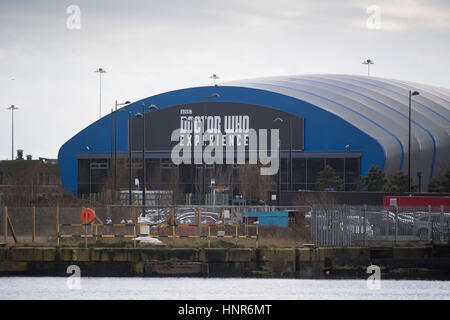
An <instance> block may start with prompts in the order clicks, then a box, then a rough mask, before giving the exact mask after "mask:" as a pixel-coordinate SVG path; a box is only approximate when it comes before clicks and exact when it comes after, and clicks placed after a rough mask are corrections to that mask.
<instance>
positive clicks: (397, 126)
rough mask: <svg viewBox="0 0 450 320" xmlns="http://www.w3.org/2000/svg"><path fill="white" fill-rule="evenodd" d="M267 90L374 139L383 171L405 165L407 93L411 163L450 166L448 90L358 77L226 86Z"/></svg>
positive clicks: (428, 174) (317, 77) (250, 81)
mask: <svg viewBox="0 0 450 320" xmlns="http://www.w3.org/2000/svg"><path fill="white" fill-rule="evenodd" d="M223 85H226V86H237V87H246V88H252V89H259V90H267V91H271V92H276V93H279V94H283V95H287V96H290V97H294V98H297V99H300V100H303V101H306V102H308V103H311V104H313V105H315V106H317V107H319V108H322V109H324V110H326V111H328V112H330V113H333V114H335V115H336V116H338V117H340V118H342V119H343V120H345V121H347V122H349V123H351V124H352V125H354V126H356V127H357V128H359V129H360V130H362V131H363V132H365V133H366V134H368V135H369V136H371V137H373V138H375V139H376V140H377V141H378V142H379V143H380V144H381V145H382V146H383V149H384V151H385V153H386V165H385V171H391V172H396V171H398V170H405V169H407V167H408V158H407V157H408V126H409V90H412V91H418V92H419V93H420V95H416V96H413V98H412V104H411V109H412V111H411V154H413V155H414V159H413V160H414V165H415V166H416V167H418V168H429V170H428V172H423V175H424V177H426V178H430V179H431V177H432V175H433V171H435V170H436V169H439V171H441V170H442V169H443V168H445V167H447V166H448V165H449V163H450V152H449V150H450V90H449V89H445V88H440V87H435V86H429V85H423V84H418V83H412V82H407V81H399V80H391V79H384V78H378V77H367V76H356V75H333V74H324V75H292V76H280V77H267V78H257V79H248V80H242V81H233V82H227V83H224V84H223Z"/></svg>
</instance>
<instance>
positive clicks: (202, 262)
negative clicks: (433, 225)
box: [0, 245, 450, 279]
mask: <svg viewBox="0 0 450 320" xmlns="http://www.w3.org/2000/svg"><path fill="white" fill-rule="evenodd" d="M70 265H77V266H79V267H80V270H81V275H82V276H94V277H95V276H102V277H112V276H130V277H132V276H148V277H186V276H190V277H268V278H274V277H280V278H308V279H313V278H333V277H337V278H367V277H368V274H367V273H366V270H367V267H368V266H370V265H377V266H379V267H380V269H381V272H382V275H384V276H385V277H388V278H424V279H450V245H430V246H424V247H382V248H368V247H347V248H330V247H327V248H258V249H256V248H229V249H220V248H212V249H208V248H204V249H203V248H202V249H190V248H179V249H176V248H137V249H133V248H89V249H83V248H52V247H34V248H33V247H6V248H0V276H68V273H67V268H68V266H70Z"/></svg>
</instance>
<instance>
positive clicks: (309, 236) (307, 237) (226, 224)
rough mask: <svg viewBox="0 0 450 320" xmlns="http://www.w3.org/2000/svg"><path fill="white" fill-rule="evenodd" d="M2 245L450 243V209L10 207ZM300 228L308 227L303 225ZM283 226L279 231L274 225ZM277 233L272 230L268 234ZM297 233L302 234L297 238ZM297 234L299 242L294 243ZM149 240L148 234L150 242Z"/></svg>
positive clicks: (0, 213) (1, 227) (3, 214)
mask: <svg viewBox="0 0 450 320" xmlns="http://www.w3.org/2000/svg"><path fill="white" fill-rule="evenodd" d="M1 209H2V210H0V232H1V234H2V236H1V238H0V242H5V243H13V242H15V243H36V244H40V243H42V244H45V243H56V244H58V245H59V244H61V243H64V242H70V241H72V242H73V241H84V242H85V243H87V242H95V241H103V242H118V241H129V242H130V241H132V242H133V243H134V245H136V241H141V240H142V239H139V238H140V237H141V238H142V237H144V238H146V239H148V238H157V239H160V240H161V241H163V242H164V243H166V242H168V241H174V240H177V239H188V241H189V240H194V239H201V240H206V241H208V245H209V244H210V243H209V242H210V241H212V240H217V239H223V240H227V241H230V242H234V243H235V244H237V243H238V242H240V241H247V242H248V241H253V242H254V245H255V246H258V241H259V240H261V238H262V236H264V235H267V234H269V233H270V235H271V236H273V237H275V238H276V237H279V238H283V237H285V238H286V235H288V234H290V235H294V237H291V238H289V239H288V240H289V241H290V244H289V245H296V244H298V242H299V241H303V243H306V242H310V243H313V244H316V245H319V246H365V245H369V244H373V243H401V242H413V241H425V242H430V241H433V242H441V243H444V242H447V243H448V242H450V239H449V233H450V232H449V231H450V213H449V212H448V211H449V210H448V209H447V210H446V208H444V207H442V206H441V207H426V208H419V207H414V208H400V209H399V208H396V207H391V208H384V207H380V206H348V205H329V204H326V205H314V206H311V207H310V206H295V207H273V206H264V205H262V206H223V205H221V206H219V205H218V206H145V207H142V206H138V205H136V206H123V205H107V206H99V207H94V208H92V209H94V210H95V216H96V219H95V220H94V221H93V222H92V223H89V224H86V223H83V222H81V219H80V213H81V212H82V210H83V209H84V208H82V207H3V208H1ZM298 226H301V228H299V227H298ZM270 228H276V229H277V230H276V231H277V232H274V230H273V229H270ZM269 231H270V232H269ZM294 238H295V239H294ZM292 239H294V240H295V241H291V240H292ZM144 240H145V239H144Z"/></svg>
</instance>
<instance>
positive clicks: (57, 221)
mask: <svg viewBox="0 0 450 320" xmlns="http://www.w3.org/2000/svg"><path fill="white" fill-rule="evenodd" d="M55 214H56V217H55V218H56V245H57V246H58V247H59V206H58V205H57V206H56V213H55Z"/></svg>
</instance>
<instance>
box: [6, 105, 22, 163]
mask: <svg viewBox="0 0 450 320" xmlns="http://www.w3.org/2000/svg"><path fill="white" fill-rule="evenodd" d="M18 109H19V108H17V107H16V106H14V105H11V107H9V108H7V110H11V160H14V110H18Z"/></svg>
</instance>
